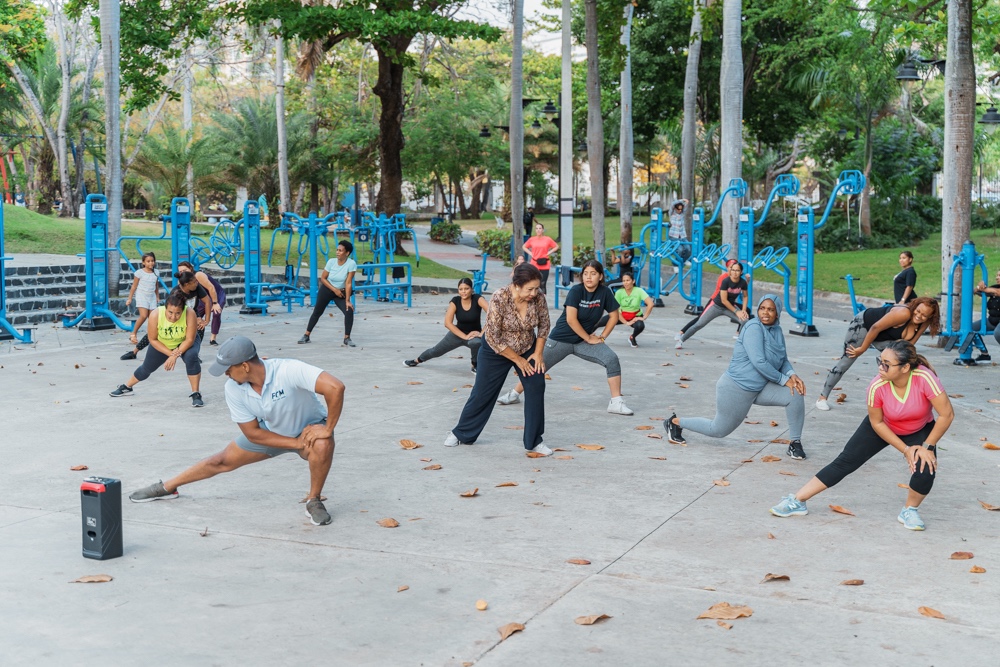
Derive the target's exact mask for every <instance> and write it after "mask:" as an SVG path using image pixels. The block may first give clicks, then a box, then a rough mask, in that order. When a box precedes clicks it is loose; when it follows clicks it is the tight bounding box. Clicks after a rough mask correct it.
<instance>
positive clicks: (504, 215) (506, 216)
mask: <svg viewBox="0 0 1000 667" xmlns="http://www.w3.org/2000/svg"><path fill="white" fill-rule="evenodd" d="M511 199H513V197H511V188H510V179H509V178H505V179H503V201H502V202H500V218H501V219H502V220H503V221H504V222H510V223H513V222H514V221H513V213H512V212H511V203H510V202H511Z"/></svg>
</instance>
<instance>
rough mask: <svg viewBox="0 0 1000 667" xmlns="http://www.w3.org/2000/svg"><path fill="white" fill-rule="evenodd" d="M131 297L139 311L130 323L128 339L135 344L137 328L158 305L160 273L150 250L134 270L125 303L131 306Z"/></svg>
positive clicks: (136, 341)
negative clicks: (140, 264) (133, 322)
mask: <svg viewBox="0 0 1000 667" xmlns="http://www.w3.org/2000/svg"><path fill="white" fill-rule="evenodd" d="M133 298H134V299H135V307H136V310H138V311H139V319H137V320H136V321H135V324H133V325H132V333H130V334H129V336H128V339H129V340H130V341H131V342H132V344H133V345H135V344H137V343H138V342H139V339H138V338H137V337H136V334H137V333H139V328H140V327H142V325H143V324H144V323H145V322H146V320H147V319H148V318H149V313H150V312H152V311H154V310H156V308H157V306H159V305H160V274H159V273H157V272H156V255H154V254H153V253H151V252H147V253H146V254H145V255H143V256H142V266H140V267H139V269H138V270H137V271H136V272H135V277H134V278H133V279H132V289H130V290H129V293H128V299H126V300H125V305H126V306H131V305H132V299H133Z"/></svg>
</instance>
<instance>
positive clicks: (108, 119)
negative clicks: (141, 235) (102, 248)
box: [99, 0, 122, 296]
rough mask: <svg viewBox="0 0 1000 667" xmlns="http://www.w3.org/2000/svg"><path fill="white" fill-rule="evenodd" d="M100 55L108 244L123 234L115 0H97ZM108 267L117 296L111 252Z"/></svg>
mask: <svg viewBox="0 0 1000 667" xmlns="http://www.w3.org/2000/svg"><path fill="white" fill-rule="evenodd" d="M99 13H100V19H101V21H100V23H101V56H102V62H103V65H104V107H105V116H104V146H105V150H104V152H105V174H104V183H105V185H104V194H105V196H106V197H107V200H108V243H109V247H112V248H113V247H115V245H116V244H117V243H118V239H119V237H120V236H121V233H122V135H121V71H120V65H121V34H120V33H121V8H120V7H119V3H118V0H100V8H99ZM109 260H110V262H109V263H110V266H108V284H109V285H110V289H111V294H112V295H113V296H118V283H119V279H120V277H121V262H120V261H119V260H118V255H117V253H116V252H114V251H112V252H111V254H110V256H109Z"/></svg>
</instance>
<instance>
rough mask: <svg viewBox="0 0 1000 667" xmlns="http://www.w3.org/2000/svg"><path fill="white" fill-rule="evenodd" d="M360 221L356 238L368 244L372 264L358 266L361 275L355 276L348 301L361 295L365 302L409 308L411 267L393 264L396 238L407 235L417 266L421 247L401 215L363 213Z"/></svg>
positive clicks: (411, 290)
mask: <svg viewBox="0 0 1000 667" xmlns="http://www.w3.org/2000/svg"><path fill="white" fill-rule="evenodd" d="M363 220H364V222H365V224H364V225H362V226H361V227H360V228H359V229H358V230H357V237H358V240H359V241H360V242H367V243H368V245H369V248H370V250H371V253H372V257H373V258H374V260H375V261H374V262H365V263H364V264H359V265H358V273H359V274H360V276H358V277H355V283H354V291H353V292H352V294H351V301H352V302H353V301H354V300H355V299H354V297H355V295H356V294H358V293H360V294H361V296H363V297H364V298H366V299H368V298H374V299H376V300H377V301H383V302H390V301H395V302H398V303H406V305H407V306H411V305H412V304H413V275H412V268H411V267H410V264H409V263H408V262H397V261H396V250H397V248H398V247H399V245H398V244H399V235H401V234H410V236H411V238H412V239H413V252H414V256H415V258H416V260H417V266H420V248H419V247H418V245H417V235H416V233H415V231H414V230H413V228H411V227H407V226H406V216H405V215H404V214H402V213H397V214H396V215H391V216H387V215H384V214H380V215H378V216H376V215H374V214H373V213H365V214H364V216H363ZM390 272H391V275H390ZM359 277H360V280H359V279H358V278H359ZM376 277H377V280H376Z"/></svg>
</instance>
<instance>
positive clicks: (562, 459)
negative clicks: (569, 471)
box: [556, 456, 573, 461]
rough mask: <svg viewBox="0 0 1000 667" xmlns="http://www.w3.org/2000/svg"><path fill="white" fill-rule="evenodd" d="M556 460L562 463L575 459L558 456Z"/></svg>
mask: <svg viewBox="0 0 1000 667" xmlns="http://www.w3.org/2000/svg"><path fill="white" fill-rule="evenodd" d="M556 458H557V459H559V460H560V461H569V460H571V459H572V458H573V457H572V456H557V457H556Z"/></svg>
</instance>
